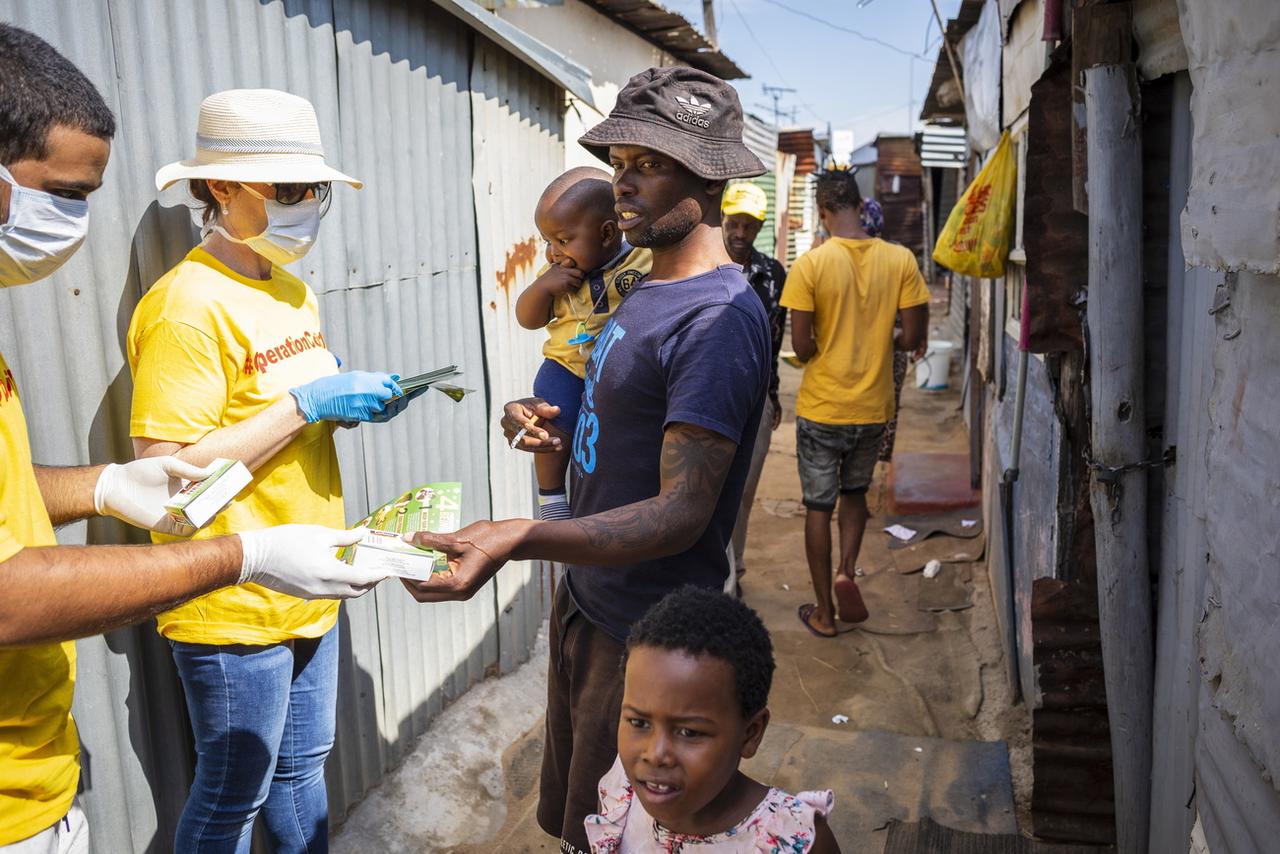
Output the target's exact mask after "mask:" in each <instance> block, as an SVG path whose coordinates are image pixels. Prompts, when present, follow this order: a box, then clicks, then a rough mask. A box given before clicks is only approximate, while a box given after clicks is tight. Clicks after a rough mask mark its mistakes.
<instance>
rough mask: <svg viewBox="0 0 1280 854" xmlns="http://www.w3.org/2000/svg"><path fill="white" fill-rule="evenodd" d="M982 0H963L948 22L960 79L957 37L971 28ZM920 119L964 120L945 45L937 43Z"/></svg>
mask: <svg viewBox="0 0 1280 854" xmlns="http://www.w3.org/2000/svg"><path fill="white" fill-rule="evenodd" d="M982 6H983V0H964V2H963V3H961V4H960V11H959V12H957V13H956V16H955V17H954V18H952V19H951V20H949V21H947V43H948V44H950V45H951V49H952V50H953V51H954V52H955V57H956V65H957V66H958V67H959V70H960V79H961V80H964V65H963V62H962V61H961V57H960V39H962V38H964V35H965V33H967V32H969V30H971V29H973V26H974V24H976V23H978V17H979V16H980V15H981V14H982ZM920 118H921V120H923V121H926V122H938V121H941V122H963V121H964V100H963V99H962V98H961V97H960V91H959V89H957V88H956V84H955V77H954V76H953V75H952V73H951V61H950V60H949V59H948V58H947V48H946V45H942V44H940V45H938V56H937V58H936V59H935V61H934V64H933V79H932V80H931V81H930V82H929V94H928V95H926V96H925V99H924V106H923V107H922V108H921V110H920Z"/></svg>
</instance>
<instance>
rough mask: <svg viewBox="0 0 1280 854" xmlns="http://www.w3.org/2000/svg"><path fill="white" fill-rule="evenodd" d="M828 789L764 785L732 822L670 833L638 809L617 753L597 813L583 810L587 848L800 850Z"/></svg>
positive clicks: (746, 853) (598, 853) (619, 853)
mask: <svg viewBox="0 0 1280 854" xmlns="http://www.w3.org/2000/svg"><path fill="white" fill-rule="evenodd" d="M834 805H835V796H834V795H833V794H832V793H831V790H830V789H828V790H826V791H821V792H801V793H800V794H798V795H788V794H787V793H786V792H784V791H782V790H781V789H770V790H769V792H768V794H766V795H765V796H764V799H763V800H761V801H760V803H759V804H758V805H756V808H755V809H754V810H752V811H751V815H749V816H747V817H746V818H745V819H743V820H742V821H741V822H739V823H738V824H737V825H736V826H734V827H731V828H729V829H728V830H725V831H722V832H720V833H716V834H713V835H711V836H687V835H685V834H682V833H672V832H671V831H669V830H667V829H666V828H665V827H663V826H662V825H660V824H658V822H657V821H656V820H654V819H653V818H651V817H650V816H649V814H648V813H646V812H645V811H644V805H643V804H641V803H640V799H639V798H637V797H635V790H634V789H633V788H632V786H631V783H630V782H629V781H628V780H627V774H626V772H625V771H624V770H623V769H622V760H621V759H618V760H617V761H615V762H614V763H613V767H612V768H611V769H609V773H608V774H605V775H604V777H603V778H602V779H601V780H600V814H599V815H592V816H587V839H588V841H589V842H590V843H591V854H805V852H807V851H808V850H809V849H810V848H811V847H813V823H814V818H815V816H818V815H821V816H826V815H828V814H830V812H831V808H832V807H833V806H834Z"/></svg>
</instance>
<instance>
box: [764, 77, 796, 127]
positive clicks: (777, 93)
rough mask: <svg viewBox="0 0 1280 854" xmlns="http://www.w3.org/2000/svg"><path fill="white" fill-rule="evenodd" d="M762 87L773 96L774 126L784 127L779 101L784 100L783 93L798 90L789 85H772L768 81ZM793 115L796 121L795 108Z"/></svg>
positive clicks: (793, 120)
mask: <svg viewBox="0 0 1280 854" xmlns="http://www.w3.org/2000/svg"><path fill="white" fill-rule="evenodd" d="M760 88H761V89H763V90H764V93H765V94H766V95H768V96H769V97H771V98H773V126H774V127H782V122H781V119H782V113H783V111H782V110H781V109H780V108H779V107H778V102H779V101H781V100H782V96H783V95H785V94H787V93H788V92H794V91H796V90H795V89H792V88H790V87H788V86H770V85H769V84H768V83H764V84H762V85H761V87H760ZM791 115H792V116H793V118H792V119H791V121H792V122H793V123H794V122H795V118H794V116H795V111H794V109H793V110H792V113H791Z"/></svg>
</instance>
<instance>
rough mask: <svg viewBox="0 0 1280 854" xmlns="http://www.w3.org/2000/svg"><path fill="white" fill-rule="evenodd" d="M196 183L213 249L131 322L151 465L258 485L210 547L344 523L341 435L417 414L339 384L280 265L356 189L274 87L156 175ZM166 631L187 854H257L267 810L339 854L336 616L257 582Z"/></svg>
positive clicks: (282, 835)
mask: <svg viewBox="0 0 1280 854" xmlns="http://www.w3.org/2000/svg"><path fill="white" fill-rule="evenodd" d="M183 180H185V181H187V182H188V187H189V189H190V192H191V194H192V196H194V197H195V199H196V200H197V201H199V202H200V203H201V204H202V205H203V221H204V225H205V234H206V236H205V239H204V242H203V243H201V244H200V245H199V246H197V247H196V248H194V249H192V250H191V252H190V253H189V254H188V255H187V257H186V258H185V259H183V260H182V262H180V263H179V264H178V266H176V267H174V268H173V269H172V270H170V271H169V272H168V273H166V274H165V275H164V276H163V277H162V278H161V279H160V280H159V281H158V282H156V283H155V285H154V286H153V287H152V288H151V290H150V291H149V292H148V293H147V294H146V296H144V297H143V298H142V301H141V302H140V303H139V304H138V307H137V309H136V310H135V312H134V314H133V320H132V322H131V323H130V324H129V334H128V356H129V367H130V369H131V371H132V372H133V379H134V396H133V407H132V414H131V419H130V433H131V435H132V436H133V441H134V448H135V451H136V452H137V453H138V455H139V456H152V455H156V454H176V455H177V456H179V457H181V458H183V459H186V460H189V461H191V462H194V463H198V464H201V465H203V464H206V463H208V462H209V461H210V460H212V459H214V458H216V457H224V458H228V459H238V460H242V461H243V462H244V463H245V464H246V465H247V466H248V467H249V468H250V469H251V470H252V471H253V475H254V477H253V482H252V483H251V484H250V486H248V487H247V488H246V489H245V490H244V491H243V492H241V493H240V495H239V496H238V497H237V498H236V500H235V501H234V502H233V503H232V504H231V506H230V507H228V508H227V510H226V511H224V512H223V513H222V514H221V515H220V516H218V517H217V518H216V519H215V520H214V521H213V522H212V523H210V525H209V526H208V527H206V528H205V529H203V530H202V531H200V532H199V533H197V534H196V535H195V536H197V537H209V536H216V535H218V534H228V533H233V532H236V531H243V530H251V529H257V528H266V527H269V526H271V525H277V524H280V523H283V522H312V523H318V524H324V525H328V526H329V527H338V528H340V527H342V526H343V524H344V514H343V506H342V483H341V480H340V479H339V474H338V459H337V455H336V454H335V452H334V445H333V428H334V424H335V422H337V423H351V422H359V421H385V420H386V419H388V418H390V417H391V416H393V415H395V414H396V413H397V412H399V411H400V410H401V409H402V408H403V407H404V405H405V402H406V400H405V398H403V397H401V392H400V387H399V386H398V385H397V384H396V382H395V380H396V377H394V376H393V375H388V374H384V373H369V372H363V371H347V372H339V370H338V368H339V366H340V362H339V360H338V359H337V358H335V357H334V355H333V354H332V353H330V352H329V350H328V349H327V347H326V344H325V339H324V335H323V334H322V332H321V329H320V314H319V309H318V306H317V301H316V296H315V294H314V293H313V292H312V291H311V288H309V287H308V286H307V285H306V283H304V282H302V281H301V280H300V279H298V278H296V277H295V276H294V275H293V274H291V273H289V272H287V271H286V270H284V269H282V267H281V265H282V264H287V263H289V262H291V261H296V260H298V259H299V258H301V257H302V256H303V255H304V254H306V252H307V250H308V249H310V248H311V246H312V245H313V244H314V242H315V239H316V234H317V232H318V230H319V227H320V217H321V216H322V215H323V213H324V211H325V209H326V207H327V206H328V204H329V201H330V192H331V186H332V182H335V181H338V182H343V183H346V184H350V185H351V186H352V187H355V188H359V187H360V186H361V185H360V182H359V181H357V180H355V179H354V178H351V177H348V176H347V175H344V174H342V173H341V172H339V171H337V170H336V169H334V168H332V167H330V166H329V165H328V164H326V163H325V161H324V152H323V150H322V148H321V143H320V129H319V126H318V124H317V122H316V116H315V110H314V109H313V108H312V106H311V104H310V103H309V102H308V101H306V100H305V99H303V98H299V97H297V96H296V95H290V94H287V93H285V92H277V91H273V90H267V89H256V90H232V91H228V92H219V93H217V94H215V95H211V96H209V97H208V98H206V99H205V101H204V103H203V104H201V105H200V118H199V123H198V129H197V131H196V156H195V157H194V158H192V159H190V160H183V161H181V162H178V163H171V164H169V165H168V166H165V167H164V168H163V169H161V170H160V171H159V172H157V173H156V185H157V187H158V188H159V189H164V188H166V187H168V186H170V185H171V184H173V183H175V182H177V181H183ZM158 538H159V537H158ZM157 619H158V623H159V630H160V634H161V635H163V636H164V637H165V638H167V639H168V640H169V642H170V643H171V645H172V647H173V657H174V661H175V662H176V663H177V666H178V673H179V675H180V676H181V678H182V684H183V688H184V690H185V692H186V698H187V708H188V711H189V712H190V716H191V723H192V728H193V730H194V733H195V741H196V753H197V761H196V775H195V782H194V783H193V784H192V787H191V792H190V794H189V795H188V798H187V804H186V808H185V809H184V810H183V813H182V818H181V821H180V822H179V824H178V832H177V840H176V843H175V848H176V850H178V851H201V852H205V851H219V852H221V851H227V852H240V854H247V852H248V851H249V843H250V837H251V832H252V828H253V822H254V818H255V817H256V816H257V814H258V813H259V811H261V812H262V815H263V818H264V823H265V825H266V828H267V831H268V835H269V836H271V837H272V838H273V842H274V844H275V850H276V851H277V852H281V854H286V852H302V851H308V852H316V851H323V850H325V849H326V846H327V840H328V824H327V817H328V803H327V799H326V795H325V785H324V773H323V772H324V763H325V759H326V757H327V756H328V754H329V749H330V747H331V746H332V744H333V735H334V709H335V700H336V695H337V677H338V637H337V634H338V633H337V629H336V628H335V624H336V623H337V619H338V603H337V602H336V601H327V600H322V601H303V600H301V599H295V598H293V597H291V596H287V595H285V594H282V593H276V592H273V591H271V590H268V589H266V588H264V587H260V586H258V585H254V584H247V585H243V586H239V587H227V588H223V589H222V590H218V591H215V592H213V593H210V594H208V595H206V596H202V597H200V598H198V599H194V600H192V601H190V602H188V603H186V604H183V605H179V606H177V607H175V608H174V609H173V610H171V611H166V612H165V613H163V614H160V615H159V617H158V618H157Z"/></svg>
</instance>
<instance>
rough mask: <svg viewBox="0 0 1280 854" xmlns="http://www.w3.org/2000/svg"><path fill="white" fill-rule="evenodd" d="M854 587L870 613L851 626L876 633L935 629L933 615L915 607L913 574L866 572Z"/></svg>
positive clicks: (917, 594)
mask: <svg viewBox="0 0 1280 854" xmlns="http://www.w3.org/2000/svg"><path fill="white" fill-rule="evenodd" d="M858 589H859V590H860V591H862V601H863V602H865V603H866V605H867V613H869V614H870V615H871V616H870V617H868V618H867V619H866V620H864V621H863V622H861V623H855V624H853V626H854V628H858V629H861V630H862V631H864V632H871V633H872V634H876V635H918V634H921V633H923V632H932V631H934V630H935V629H937V628H938V619H937V617H935V616H934V615H933V614H930V613H928V612H926V611H921V610H920V608H919V600H920V579H919V577H917V576H914V575H903V574H901V573H898V572H888V571H885V570H881V571H880V572H870V573H867V574H866V575H864V576H862V577H861V578H859V579H858ZM841 628H842V629H843V628H844V626H843V625H842V626H841Z"/></svg>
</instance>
